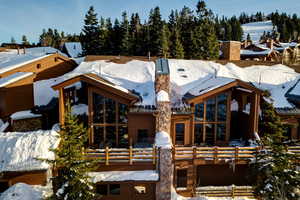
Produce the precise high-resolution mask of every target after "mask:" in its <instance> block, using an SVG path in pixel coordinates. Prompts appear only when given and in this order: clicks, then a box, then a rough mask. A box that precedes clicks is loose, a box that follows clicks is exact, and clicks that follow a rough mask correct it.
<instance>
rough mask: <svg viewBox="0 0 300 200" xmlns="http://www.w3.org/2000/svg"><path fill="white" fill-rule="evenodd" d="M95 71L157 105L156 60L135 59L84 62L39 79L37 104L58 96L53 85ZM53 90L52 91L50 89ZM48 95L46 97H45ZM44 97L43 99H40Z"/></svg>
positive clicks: (35, 87)
mask: <svg viewBox="0 0 300 200" xmlns="http://www.w3.org/2000/svg"><path fill="white" fill-rule="evenodd" d="M88 73H93V74H96V75H98V76H99V77H101V78H103V79H105V80H108V81H109V82H111V83H113V84H115V86H113V85H112V87H115V88H116V89H118V90H121V91H123V92H128V90H130V91H131V92H134V93H137V94H139V96H140V97H141V98H142V100H143V101H142V102H139V103H138V104H142V105H155V91H154V77H155V76H154V74H155V64H154V62H145V61H137V60H133V61H130V62H128V63H126V64H116V63H112V62H106V61H103V60H102V61H95V62H82V63H81V64H80V65H79V66H78V67H77V68H76V69H75V70H73V71H72V72H70V73H67V74H65V75H63V76H61V77H59V78H55V79H49V80H46V81H38V82H35V83H34V93H35V98H34V99H35V105H45V104H47V103H49V101H50V100H51V96H54V95H55V96H57V93H56V92H54V91H53V90H52V88H51V86H53V85H56V84H58V83H61V82H63V81H65V80H68V79H70V78H73V77H76V76H79V75H83V74H88ZM50 90H52V92H51V93H49V91H50ZM45 96H46V98H45ZM40 99H43V100H40Z"/></svg>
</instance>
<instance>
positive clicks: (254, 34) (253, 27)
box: [242, 21, 273, 41]
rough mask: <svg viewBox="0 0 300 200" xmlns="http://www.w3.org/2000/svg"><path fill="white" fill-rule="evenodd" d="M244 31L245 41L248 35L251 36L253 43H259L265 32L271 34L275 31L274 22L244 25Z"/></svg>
mask: <svg viewBox="0 0 300 200" xmlns="http://www.w3.org/2000/svg"><path fill="white" fill-rule="evenodd" d="M242 29H243V32H244V35H243V38H244V39H247V35H248V34H249V35H250V38H251V40H252V41H259V40H260V37H261V36H262V35H263V34H264V32H266V33H267V32H270V33H271V32H272V31H273V23H272V21H262V22H252V23H247V24H243V25H242Z"/></svg>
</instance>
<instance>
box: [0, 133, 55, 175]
mask: <svg viewBox="0 0 300 200" xmlns="http://www.w3.org/2000/svg"><path fill="white" fill-rule="evenodd" d="M58 144H59V138H58V137H57V132H55V131H53V130H49V131H41V130H40V131H34V132H23V133H21V132H7V133H0V147H1V148H0V173H1V172H6V171H29V170H47V169H48V168H49V164H48V163H46V162H44V161H41V160H37V158H40V159H54V154H53V152H51V151H49V148H56V147H57V146H58Z"/></svg>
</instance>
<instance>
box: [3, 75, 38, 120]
mask: <svg viewBox="0 0 300 200" xmlns="http://www.w3.org/2000/svg"><path fill="white" fill-rule="evenodd" d="M32 79H33V77H31V78H30V77H29V78H27V79H24V80H22V81H19V82H17V83H15V84H11V85H9V86H7V87H6V88H3V89H2V90H0V98H1V103H0V117H1V118H7V117H9V116H10V115H11V114H13V113H15V112H17V111H22V110H29V109H31V108H32V107H33V106H34V100H33V99H34V96H33V84H32V81H33V80H32Z"/></svg>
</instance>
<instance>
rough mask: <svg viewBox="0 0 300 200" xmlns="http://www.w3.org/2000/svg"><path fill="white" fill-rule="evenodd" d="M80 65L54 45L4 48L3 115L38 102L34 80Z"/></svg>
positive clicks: (0, 65) (0, 69)
mask: <svg viewBox="0 0 300 200" xmlns="http://www.w3.org/2000/svg"><path fill="white" fill-rule="evenodd" d="M76 66H77V64H76V63H75V62H74V61H73V60H71V59H69V58H67V57H66V56H65V55H64V54H62V53H61V52H59V51H58V50H56V49H54V48H51V47H37V48H28V49H19V50H8V51H4V52H0V118H2V119H8V117H9V116H10V115H11V114H13V113H15V112H18V111H23V110H29V109H31V108H32V107H33V106H34V94H33V82H35V81H39V80H44V79H49V78H54V77H57V76H61V75H63V74H65V73H67V72H69V71H71V70H73V69H74V68H75V67H76Z"/></svg>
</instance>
